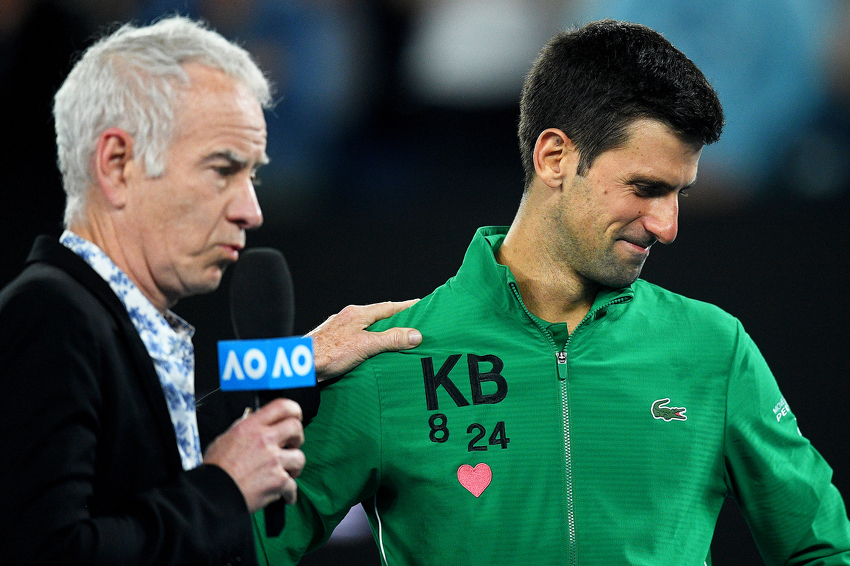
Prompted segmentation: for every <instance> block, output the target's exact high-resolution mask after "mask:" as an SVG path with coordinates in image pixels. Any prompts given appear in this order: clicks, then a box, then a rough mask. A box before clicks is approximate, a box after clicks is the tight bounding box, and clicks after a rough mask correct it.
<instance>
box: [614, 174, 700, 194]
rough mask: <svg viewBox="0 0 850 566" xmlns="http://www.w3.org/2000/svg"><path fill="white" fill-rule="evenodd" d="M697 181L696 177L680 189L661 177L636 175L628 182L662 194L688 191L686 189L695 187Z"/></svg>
mask: <svg viewBox="0 0 850 566" xmlns="http://www.w3.org/2000/svg"><path fill="white" fill-rule="evenodd" d="M695 183H696V179H694V180H693V181H692V182H691V183H689V184H688V185H685V186H684V187H682V188H681V189H680V188H678V187H676V186H674V185H671V184H670V183H667V182H666V181H662V180H660V179H654V178H651V177H643V176H641V175H636V176H634V177H632V178H631V179H629V182H628V184H630V185H640V186H642V187H647V188H648V189H650V190H651V191H652V192H653V193H660V194H667V193H673V192H676V191H679V192H682V191H686V190H689V189H691V188H693V186H694V184H695Z"/></svg>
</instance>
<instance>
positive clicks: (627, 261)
mask: <svg viewBox="0 0 850 566" xmlns="http://www.w3.org/2000/svg"><path fill="white" fill-rule="evenodd" d="M630 131H631V135H630V137H629V139H628V141H627V143H625V144H624V145H623V146H622V147H620V148H617V149H613V150H609V151H606V152H604V153H602V154H601V155H600V156H599V157H598V158H597V159H596V160H595V161H594V163H593V165H592V166H591V167H590V169H589V170H588V172H587V174H586V175H585V176H584V177H581V176H575V177H574V178H572V179H571V180H570V181H569V182H568V185H567V186H566V187H565V188H564V191H563V194H562V197H561V199H560V202H559V204H558V206H556V207H555V210H554V211H553V215H554V216H553V220H554V222H552V224H551V225H552V226H553V227H554V231H555V232H556V238H555V239H554V240H553V241H552V244H553V250H552V251H553V253H555V254H557V255H556V257H560V259H561V261H564V262H565V263H566V265H568V266H570V268H571V270H572V271H574V272H575V273H576V274H577V275H578V276H579V278H580V280H584V281H588V282H593V283H598V284H601V285H605V286H607V287H614V288H619V287H624V286H627V285H629V284H631V283H633V282H634V281H635V280H636V279H637V278H638V276H639V275H640V272H641V269H642V268H643V264H644V261H646V258H647V257H648V256H649V248H650V247H651V246H652V245H653V244H654V243H655V242H661V243H662V244H668V243H670V242H672V241H673V240H674V239H675V238H676V232H677V231H678V215H679V202H678V199H679V194H680V192H681V191H682V190H683V189H685V188H687V187H688V186H689V185H691V184H692V183H693V182H694V181H695V179H696V174H697V165H698V163H699V157H700V153H701V152H702V148H701V147H694V146H693V145H691V144H687V143H685V142H683V141H682V140H681V139H679V137H677V136H676V135H675V134H674V133H673V132H672V131H671V130H670V129H669V128H668V127H667V126H665V125H663V124H662V123H660V122H658V121H655V120H639V121H637V122H635V123H634V124H633V125H632V127H631V128H630Z"/></svg>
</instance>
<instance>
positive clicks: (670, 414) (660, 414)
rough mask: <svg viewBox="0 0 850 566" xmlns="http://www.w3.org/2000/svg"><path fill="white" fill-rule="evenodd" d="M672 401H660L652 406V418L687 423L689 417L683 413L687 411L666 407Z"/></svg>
mask: <svg viewBox="0 0 850 566" xmlns="http://www.w3.org/2000/svg"><path fill="white" fill-rule="evenodd" d="M669 402H670V399H659V400H658V401H656V402H655V403H653V404H652V416H653V417H654V418H656V419H664V420H665V421H667V422H670V421H672V420H677V421H686V420H688V417H687V416H685V415H684V414H683V413H684V412H685V411H687V409H686V408H684V407H665V406H664V405H666V404H667V403H669Z"/></svg>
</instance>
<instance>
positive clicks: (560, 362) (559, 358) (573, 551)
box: [510, 282, 630, 566]
mask: <svg viewBox="0 0 850 566" xmlns="http://www.w3.org/2000/svg"><path fill="white" fill-rule="evenodd" d="M510 288H511V291H512V292H513V294H514V296H515V297H516V299H517V301H519V304H520V305H521V306H522V310H524V311H525V314H526V316H528V318H529V319H531V321H532V322H534V324H535V326H537V328H538V329H539V330H540V332H541V333H542V334H543V335H544V336H546V338H547V339H548V340H549V344H550V345H551V346H552V349H553V350H555V362H556V367H557V369H558V378H559V380H560V382H561V403H562V405H561V406H562V408H563V411H562V413H563V416H564V449H565V453H566V462H565V467H566V469H565V475H566V483H567V489H566V491H567V492H566V498H567V528H568V530H569V539H570V540H569V549H568V553H569V557H570V562H569V564H570V566H576V565H577V564H578V548H577V543H576V525H575V502H574V499H573V471H572V470H573V464H572V452H571V448H570V403H569V398H570V385H569V380H568V379H567V377H568V376H569V371H568V366H567V351H568V349H569V346H570V341H571V340H572V337H573V336H574V335H575V333H576V330H578V329H579V327H580V326H581V325H582V324H584V323H585V321H587V320H589V319H590V318H591V317H594V316H596V313H597V312H599V311H600V310H602V309H603V308H607V307H609V306H611V305H615V304H619V303H625V302H627V301H629V300H630V299H629V298H628V297H618V298H616V299H614V300H612V301H609V302H607V303H605V304H604V305H600V306H598V307H596V308H595V309H591V310H590V311H589V312H588V313H587V314H586V315H585V317H584V318H583V319H582V321H581V322H580V323H578V326H576V327H575V328H573V331H572V332H570V334H569V336H568V337H567V341H566V343H565V344H564V347H563V348H562V349H561V350H558V346H557V344H555V339H554V338H552V335H551V333H549V332H547V331H546V329H545V328H543V326H542V325H541V324H540V323H539V322H538V321H537V319H536V318H535V317H533V316H531V313H530V312H528V309H527V308H526V306H525V303H524V302H523V300H522V295H520V292H519V289H518V288H517V284H516V283H515V282H511V283H510Z"/></svg>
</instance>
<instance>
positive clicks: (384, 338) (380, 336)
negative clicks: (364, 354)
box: [368, 328, 422, 357]
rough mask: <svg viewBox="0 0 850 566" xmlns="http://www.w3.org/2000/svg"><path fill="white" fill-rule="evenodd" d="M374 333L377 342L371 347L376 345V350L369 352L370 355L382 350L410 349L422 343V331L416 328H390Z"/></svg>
mask: <svg viewBox="0 0 850 566" xmlns="http://www.w3.org/2000/svg"><path fill="white" fill-rule="evenodd" d="M372 334H373V335H374V336H375V338H377V340H375V344H373V345H372V344H370V345H369V347H370V348H372V347H374V351H371V352H369V353H368V356H369V357H371V356H374V355H375V354H378V353H381V352H397V351H399V350H408V349H410V348H415V347H416V346H418V345H419V344H421V343H422V333H421V332H419V331H418V330H416V329H415V328H390V329H389V330H384V331H383V332H373V333H372Z"/></svg>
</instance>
